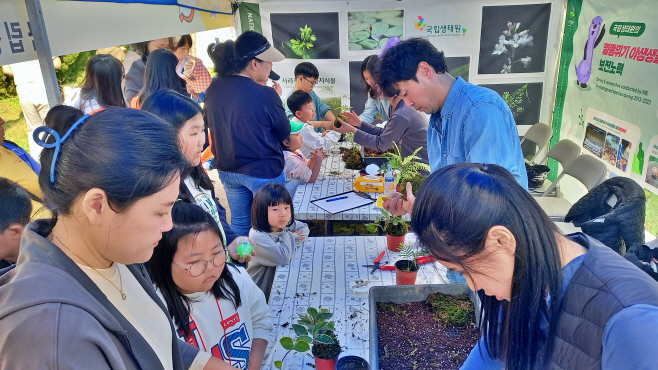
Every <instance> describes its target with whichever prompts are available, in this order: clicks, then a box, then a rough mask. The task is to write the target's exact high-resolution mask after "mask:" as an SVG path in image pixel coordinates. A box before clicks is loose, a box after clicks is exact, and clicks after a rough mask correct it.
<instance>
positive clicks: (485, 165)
mask: <svg viewBox="0 0 658 370" xmlns="http://www.w3.org/2000/svg"><path fill="white" fill-rule="evenodd" d="M487 171H489V165H488V164H486V163H482V172H487Z"/></svg>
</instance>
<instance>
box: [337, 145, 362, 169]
mask: <svg viewBox="0 0 658 370" xmlns="http://www.w3.org/2000/svg"><path fill="white" fill-rule="evenodd" d="M340 149H341V152H342V153H343V156H342V159H343V162H345V169H348V170H362V169H364V168H366V164H365V162H364V161H363V158H362V157H361V153H360V152H359V147H358V146H353V147H352V148H340Z"/></svg>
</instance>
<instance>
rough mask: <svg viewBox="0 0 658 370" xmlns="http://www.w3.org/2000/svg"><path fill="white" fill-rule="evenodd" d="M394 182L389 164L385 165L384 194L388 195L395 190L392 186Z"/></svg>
mask: <svg viewBox="0 0 658 370" xmlns="http://www.w3.org/2000/svg"><path fill="white" fill-rule="evenodd" d="M394 182H395V177H393V171H392V170H391V165H390V164H389V165H386V174H384V195H390V194H391V193H393V192H395V187H394V186H393V183H394Z"/></svg>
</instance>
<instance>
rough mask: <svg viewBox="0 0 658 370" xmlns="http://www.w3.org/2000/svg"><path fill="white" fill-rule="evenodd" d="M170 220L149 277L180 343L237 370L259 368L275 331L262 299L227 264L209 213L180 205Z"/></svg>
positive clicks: (246, 279)
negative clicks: (221, 360) (210, 355)
mask: <svg viewBox="0 0 658 370" xmlns="http://www.w3.org/2000/svg"><path fill="white" fill-rule="evenodd" d="M172 219H173V223H174V226H173V228H172V229H171V231H168V232H166V233H164V234H163V236H162V239H161V240H160V242H159V243H158V246H157V247H156V248H155V251H154V253H153V257H152V258H151V260H150V261H149V272H150V274H151V279H152V280H153V283H154V284H155V286H156V288H157V289H158V294H159V295H160V296H161V297H162V299H163V301H164V302H165V304H166V305H167V309H168V311H169V314H170V316H171V317H172V320H173V322H174V326H175V327H176V329H177V333H178V338H179V339H180V340H182V341H185V342H187V343H189V344H192V345H194V346H196V347H198V348H199V349H203V350H204V351H206V352H209V353H211V354H212V355H213V356H215V357H219V358H221V359H223V360H224V361H225V362H227V363H228V364H230V365H232V366H234V367H235V368H238V369H244V370H247V369H260V368H261V366H262V363H263V357H264V356H265V349H266V347H267V339H268V338H269V337H270V333H271V331H272V329H273V327H272V325H273V324H272V319H271V317H270V310H269V308H268V306H267V303H265V295H264V294H263V292H262V291H261V290H260V289H258V288H257V287H256V284H254V282H253V281H252V280H251V278H250V277H249V275H248V274H247V272H246V271H245V270H244V269H243V268H240V267H236V266H235V265H232V264H228V265H227V264H226V260H227V257H228V252H227V250H226V247H225V245H224V243H223V241H222V234H221V231H220V230H219V226H218V225H217V222H216V221H215V220H214V218H213V217H212V216H211V215H210V214H208V213H207V212H205V211H204V210H203V209H202V208H201V207H199V206H197V205H194V204H188V203H185V202H183V201H178V202H176V204H174V207H173V209H172ZM227 266H230V267H227ZM218 323H221V325H218ZM235 343H240V346H239V347H236V346H235ZM245 348H248V350H245Z"/></svg>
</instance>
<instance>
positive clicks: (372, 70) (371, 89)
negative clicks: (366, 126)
mask: <svg viewBox="0 0 658 370" xmlns="http://www.w3.org/2000/svg"><path fill="white" fill-rule="evenodd" d="M378 63H379V56H378V55H377V54H373V55H370V56H368V57H366V59H364V60H363V63H361V78H362V79H363V81H364V82H365V84H366V95H367V96H368V100H366V105H365V108H363V113H361V114H360V115H359V118H360V119H361V121H363V122H366V123H372V122H373V121H374V120H375V117H376V116H377V115H379V116H380V117H381V118H382V121H384V122H386V121H388V107H389V106H390V105H391V103H390V102H389V100H388V97H386V96H384V95H383V94H382V91H381V89H380V88H379V86H377V80H376V79H375V76H376V73H377V65H378Z"/></svg>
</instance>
